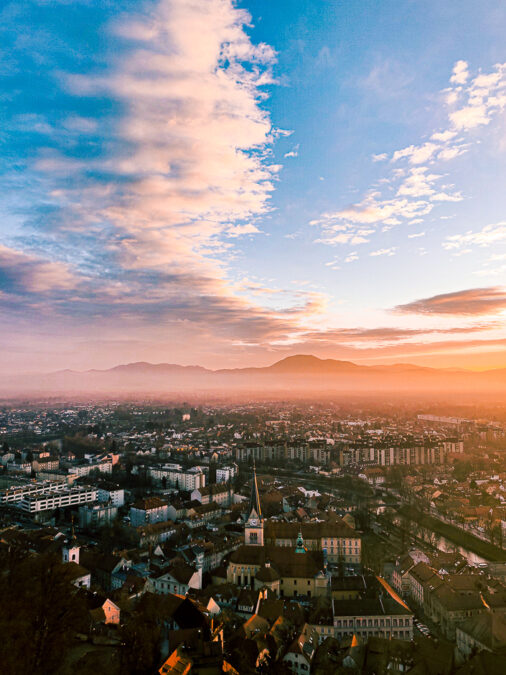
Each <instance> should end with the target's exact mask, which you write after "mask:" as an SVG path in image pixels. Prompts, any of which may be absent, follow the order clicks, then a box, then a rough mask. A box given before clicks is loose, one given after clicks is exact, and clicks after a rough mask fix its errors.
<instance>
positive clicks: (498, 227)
mask: <svg viewBox="0 0 506 675" xmlns="http://www.w3.org/2000/svg"><path fill="white" fill-rule="evenodd" d="M505 240H506V221H502V222H500V223H496V224H494V225H486V226H485V227H484V228H483V229H482V230H480V231H479V232H473V231H472V230H468V231H467V232H464V233H462V234H453V235H450V236H449V237H446V239H445V241H444V242H443V247H444V248H446V249H447V250H453V249H460V248H463V247H468V246H472V245H474V246H491V245H492V244H495V243H497V242H502V241H505Z"/></svg>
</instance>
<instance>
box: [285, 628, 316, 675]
mask: <svg viewBox="0 0 506 675" xmlns="http://www.w3.org/2000/svg"><path fill="white" fill-rule="evenodd" d="M317 647H318V633H317V632H316V631H315V630H314V629H313V628H312V627H311V626H309V625H308V624H307V623H306V624H305V625H304V627H303V628H302V631H301V632H300V633H299V635H297V637H296V638H295V640H293V642H292V643H291V645H290V646H289V647H288V649H287V651H286V654H285V655H284V657H283V661H284V663H286V664H287V665H288V667H289V668H290V669H291V671H292V672H294V673H297V674H298V675H306V674H307V673H309V672H310V670H311V664H312V662H313V659H314V655H315V652H316V648H317Z"/></svg>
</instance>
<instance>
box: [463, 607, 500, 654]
mask: <svg viewBox="0 0 506 675" xmlns="http://www.w3.org/2000/svg"><path fill="white" fill-rule="evenodd" d="M456 642H457V647H458V650H459V652H460V653H461V654H462V655H463V656H464V657H465V658H466V659H467V658H469V657H470V656H471V655H472V654H473V653H476V652H481V651H489V652H493V651H495V650H498V649H503V650H504V649H506V616H505V615H504V614H501V613H497V612H491V611H488V612H484V613H483V614H479V615H478V616H474V617H472V618H470V619H467V620H466V621H464V622H463V623H461V624H460V625H458V626H457V628H456Z"/></svg>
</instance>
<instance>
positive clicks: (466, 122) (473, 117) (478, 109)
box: [449, 105, 490, 131]
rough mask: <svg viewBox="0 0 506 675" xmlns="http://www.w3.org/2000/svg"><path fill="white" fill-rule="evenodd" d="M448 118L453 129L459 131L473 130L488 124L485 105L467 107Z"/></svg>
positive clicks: (488, 119)
mask: <svg viewBox="0 0 506 675" xmlns="http://www.w3.org/2000/svg"><path fill="white" fill-rule="evenodd" d="M449 117H450V121H451V123H452V124H453V126H454V128H455V129H458V130H459V131H460V130H469V129H474V128H475V127H477V126H480V125H483V124H488V123H489V122H490V118H489V117H488V113H487V107H486V106H485V105H474V106H471V105H468V106H465V107H464V108H460V109H459V110H456V111H455V112H452V113H450V116H449Z"/></svg>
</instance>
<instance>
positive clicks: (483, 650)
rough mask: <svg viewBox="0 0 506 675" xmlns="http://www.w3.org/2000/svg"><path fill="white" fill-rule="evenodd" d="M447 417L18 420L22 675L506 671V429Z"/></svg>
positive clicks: (87, 409)
mask: <svg viewBox="0 0 506 675" xmlns="http://www.w3.org/2000/svg"><path fill="white" fill-rule="evenodd" d="M439 407H441V406H439ZM448 408H449V409H451V406H448ZM429 410H430V408H429V407H428V405H427V404H426V403H425V404H413V403H407V404H404V405H390V404H388V403H382V404H381V405H380V404H378V403H374V402H367V401H360V402H358V403H357V402H348V403H337V402H336V403H331V404H329V403H328V402H327V401H325V402H315V401H313V402H312V403H310V402H302V403H301V402H295V403H290V402H285V403H280V402H277V401H274V402H258V403H254V402H250V403H241V404H234V403H228V404H224V403H221V402H220V403H217V404H213V405H198V406H195V407H194V406H191V404H189V403H187V402H180V403H178V404H177V407H175V406H169V405H168V403H166V402H164V403H161V402H160V403H158V404H155V403H153V402H152V403H150V404H148V403H133V402H128V401H112V400H111V401H108V402H104V403H102V404H97V403H87V404H83V403H75V404H74V405H73V406H72V407H68V406H67V405H64V404H62V403H59V404H52V405H48V404H45V405H41V404H24V405H22V406H20V405H19V404H14V403H13V404H11V405H9V406H7V405H4V406H3V407H2V408H1V410H0V433H1V438H2V439H6V440H4V441H3V445H2V449H1V456H0V461H1V464H2V474H1V475H0V486H1V490H0V518H1V520H0V553H1V560H2V566H3V569H4V576H3V577H2V584H3V587H2V598H3V601H4V612H3V619H2V625H3V629H4V635H5V636H6V641H5V643H4V644H5V647H4V650H6V651H5V654H4V658H5V662H6V663H7V664H9V665H8V666H7V669H6V670H5V672H20V668H21V666H22V668H23V669H25V668H28V667H31V666H32V664H34V663H35V659H36V658H38V659H40V661H39V663H40V664H41V665H42V667H43V668H46V669H47V670H46V671H44V670H43V672H50V671H51V672H58V673H59V672H61V673H67V672H69V673H70V672H79V673H88V672H90V673H91V672H92V671H95V672H97V671H98V672H104V668H105V667H106V668H107V671H108V672H113V673H151V672H153V673H154V672H159V673H163V674H164V673H180V672H188V673H191V672H197V673H199V672H210V673H214V672H216V673H219V672H231V673H255V672H269V673H270V672H272V673H290V672H292V673H293V672H296V673H321V674H326V673H353V672H360V673H362V672H363V673H390V672H408V673H409V672H413V673H432V672H437V673H448V674H450V673H463V674H465V673H471V672H485V673H495V672H497V673H499V672H503V665H504V661H503V660H502V659H504V655H505V654H506V438H505V436H506V414H505V412H504V408H502V407H500V406H498V407H497V408H496V410H495V412H493V411H491V410H488V411H484V410H481V411H479V410H478V409H477V411H478V412H481V415H480V417H479V418H475V417H472V416H466V417H463V416H461V415H460V414H458V415H457V414H453V415H444V416H443V415H435V414H432V413H431V412H429ZM461 411H462V409H461V410H460V411H454V412H461ZM485 412H487V413H488V415H489V417H488V418H487V417H484V416H483V414H484V413H485ZM27 574H29V575H30V576H29V578H26V575H27ZM47 575H53V576H55V575H58V584H56V585H55V586H54V587H51V588H48V587H47V586H46V584H48V583H50V581H49V578H50V577H49V578H48V576H47ZM34 586H35V588H40V592H41V596H40V598H38V600H37V604H36V606H32V605H31V604H30V603H29V598H30V597H31V593H32V592H33V587H34ZM43 589H44V590H43ZM25 603H27V604H26V606H25ZM55 603H57V604H56V607H59V606H60V605H61V611H56V612H54V611H53V612H52V611H51V610H52V609H55ZM20 606H21V607H22V612H21V616H20V614H19V608H20ZM41 613H42V614H43V615H44V616H45V617H46V620H45V624H44V631H43V632H41V631H40V629H39V628H38V624H39V621H40V615H41ZM20 621H22V622H23V625H25V626H26V627H27V628H29V630H27V631H26V633H25V635H26V637H23V638H21V637H20V636H19V633H18V631H19V630H20V623H19V622H20ZM34 635H35V636H37V639H38V640H39V642H38V643H37V644H34ZM27 641H28V642H27ZM55 645H58V649H57V650H56V651H55ZM35 647H37V651H35ZM11 664H12V665H11ZM25 664H26V665H25ZM105 664H106V665H105ZM9 668H10V669H9Z"/></svg>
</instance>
